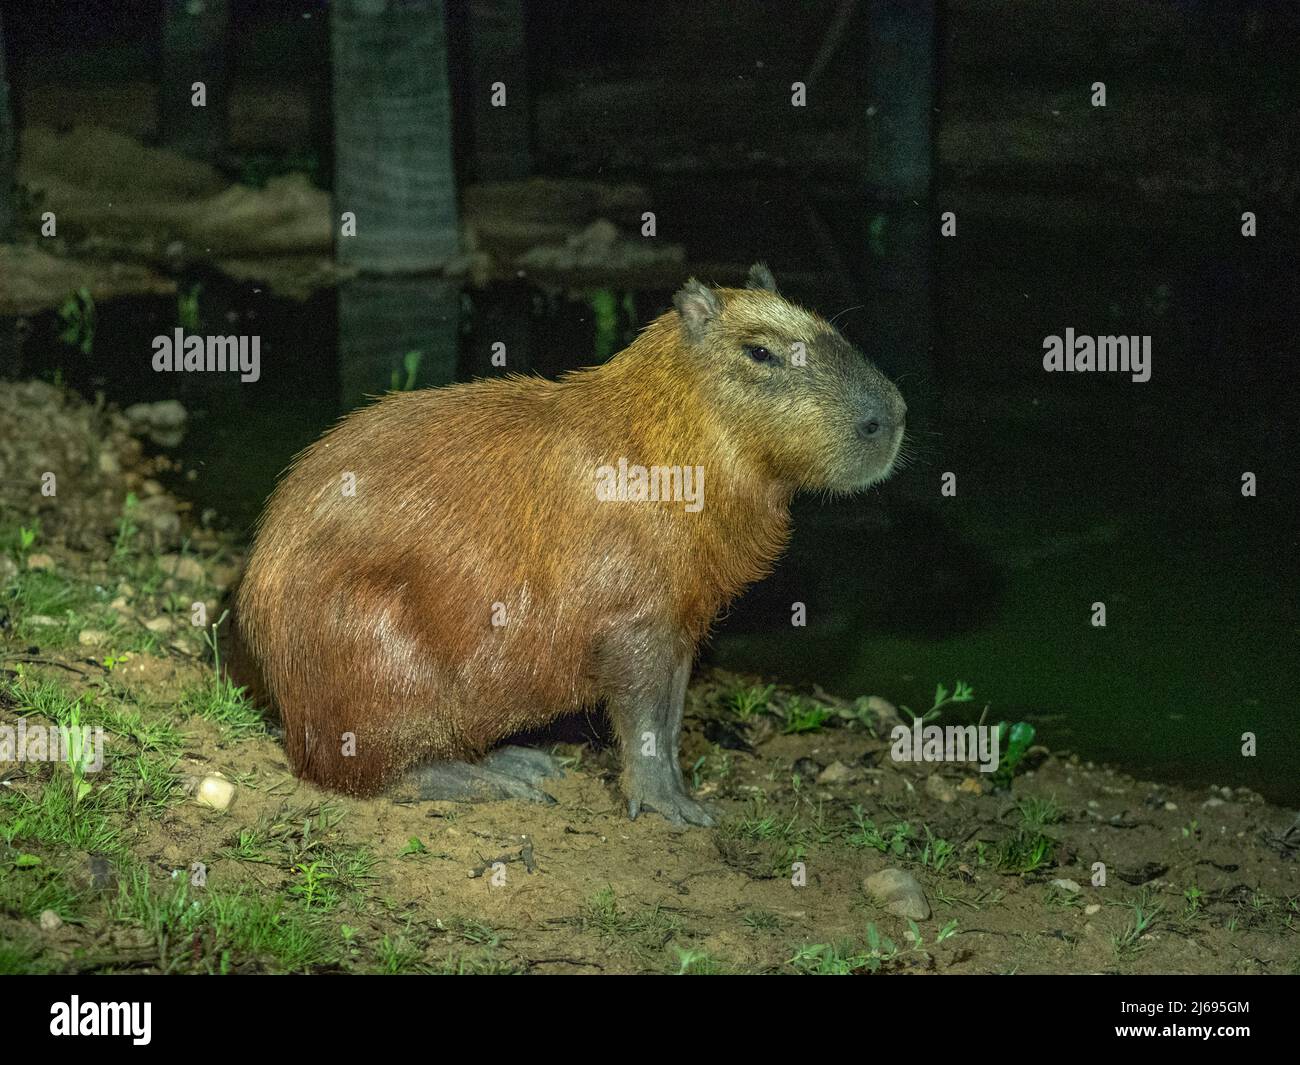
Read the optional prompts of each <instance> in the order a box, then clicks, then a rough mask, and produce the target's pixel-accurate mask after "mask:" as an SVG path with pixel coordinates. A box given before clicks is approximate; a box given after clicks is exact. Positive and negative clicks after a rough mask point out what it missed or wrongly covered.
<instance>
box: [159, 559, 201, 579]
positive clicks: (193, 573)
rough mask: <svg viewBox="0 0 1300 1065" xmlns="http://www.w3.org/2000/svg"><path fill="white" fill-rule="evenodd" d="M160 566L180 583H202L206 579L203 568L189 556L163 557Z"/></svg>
mask: <svg viewBox="0 0 1300 1065" xmlns="http://www.w3.org/2000/svg"><path fill="white" fill-rule="evenodd" d="M158 566H159V568H160V569H161V570H162V571H163V572H164V573H165V574H167V576H169V577H175V578H176V579H177V580H178V581H191V582H194V581H201V580H203V579H204V577H205V574H204V572H203V567H202V566H201V565H199V563H198V562H197V561H196V560H195V559H192V558H190V557H189V556H188V555H163V556H161V557H160V558H159V559H158Z"/></svg>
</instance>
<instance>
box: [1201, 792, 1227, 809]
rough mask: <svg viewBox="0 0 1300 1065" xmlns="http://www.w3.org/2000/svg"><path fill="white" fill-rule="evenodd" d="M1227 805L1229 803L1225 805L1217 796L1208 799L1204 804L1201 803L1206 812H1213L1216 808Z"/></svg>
mask: <svg viewBox="0 0 1300 1065" xmlns="http://www.w3.org/2000/svg"><path fill="white" fill-rule="evenodd" d="M1226 805H1227V803H1225V802H1224V801H1223V800H1222V799H1220V798H1219V797H1218V796H1217V795H1215V796H1211V797H1210V798H1208V799H1206V800H1205V801H1204V802H1203V803H1201V808H1202V809H1205V810H1213V809H1214V808H1215V807H1216V806H1226Z"/></svg>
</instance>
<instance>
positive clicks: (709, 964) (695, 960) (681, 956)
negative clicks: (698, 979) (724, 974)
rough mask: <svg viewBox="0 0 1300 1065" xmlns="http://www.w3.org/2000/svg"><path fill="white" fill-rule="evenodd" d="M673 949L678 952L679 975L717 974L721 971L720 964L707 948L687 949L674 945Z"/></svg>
mask: <svg viewBox="0 0 1300 1065" xmlns="http://www.w3.org/2000/svg"><path fill="white" fill-rule="evenodd" d="M673 950H675V951H676V952H677V962H678V965H677V975H678V976H715V975H717V974H718V973H719V972H720V971H721V966H720V965H718V963H717V962H716V961H714V960H713V959H712V958H711V957H710V956H709V953H708V951H705V950H687V949H685V948H683V947H679V946H677V945H676V944H674V945H673Z"/></svg>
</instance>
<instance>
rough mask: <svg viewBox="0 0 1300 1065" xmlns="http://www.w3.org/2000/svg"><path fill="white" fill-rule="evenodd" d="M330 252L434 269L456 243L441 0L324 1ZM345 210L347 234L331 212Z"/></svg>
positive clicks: (388, 269)
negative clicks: (350, 225)
mask: <svg viewBox="0 0 1300 1065" xmlns="http://www.w3.org/2000/svg"><path fill="white" fill-rule="evenodd" d="M330 10H331V22H330V30H331V43H332V55H333V72H334V205H335V216H334V224H335V227H336V229H335V231H336V233H339V234H340V235H339V236H338V238H337V240H336V247H337V256H338V259H339V261H340V262H342V263H346V264H348V265H350V266H354V267H357V268H358V269H360V270H362V271H366V272H371V273H409V272H418V271H428V270H435V269H438V268H440V267H442V266H443V265H445V264H446V262H447V260H448V259H450V258H451V257H452V256H453V255H455V254H456V252H457V251H458V249H459V243H460V242H459V233H458V230H457V218H456V182H455V177H454V174H453V171H452V147H451V133H452V129H451V94H450V91H449V88H448V81H447V38H446V28H445V21H444V11H443V3H442V0H337V2H335V3H334V4H332V5H331V9H330ZM346 212H350V213H352V214H354V215H355V219H356V235H355V236H347V235H344V234H343V232H342V231H341V229H340V218H341V217H342V216H343V215H344V214H345V213H346Z"/></svg>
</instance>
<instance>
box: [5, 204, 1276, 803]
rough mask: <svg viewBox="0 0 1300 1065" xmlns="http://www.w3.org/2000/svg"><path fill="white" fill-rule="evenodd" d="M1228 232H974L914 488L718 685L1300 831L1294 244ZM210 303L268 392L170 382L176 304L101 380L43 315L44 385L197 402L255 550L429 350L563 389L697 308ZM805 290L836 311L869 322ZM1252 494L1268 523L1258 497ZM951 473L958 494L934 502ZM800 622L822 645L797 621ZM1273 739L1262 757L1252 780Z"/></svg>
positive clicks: (755, 619)
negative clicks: (285, 495) (879, 706)
mask: <svg viewBox="0 0 1300 1065" xmlns="http://www.w3.org/2000/svg"><path fill="white" fill-rule="evenodd" d="M710 217H711V216H710ZM1222 225H1223V230H1222V231H1221V232H1214V231H1213V230H1212V229H1211V228H1207V226H1205V225H1204V224H1195V225H1192V224H1186V225H1182V226H1180V225H1178V224H1176V223H1169V222H1164V223H1160V224H1153V225H1151V226H1148V227H1145V228H1143V227H1135V226H1134V225H1133V224H1132V221H1131V218H1130V219H1129V220H1128V221H1126V223H1125V224H1123V225H1111V226H1109V227H1108V226H1107V225H1106V223H1105V220H1104V217H1101V218H1099V217H1098V214H1097V213H1093V214H1089V213H1086V212H1085V213H1083V214H1080V215H1079V216H1078V217H1075V218H1073V219H1069V220H1067V221H1066V222H1064V223H1063V222H1062V220H1061V218H1053V219H1052V220H1051V221H1050V222H1048V221H1046V220H1044V219H1043V218H1040V217H1029V216H1022V217H1018V218H1005V217H1003V218H998V217H993V216H990V217H987V218H984V219H979V218H978V217H976V216H974V215H966V216H964V218H963V227H964V229H963V240H962V241H961V242H960V244H958V243H956V242H954V243H953V245H952V248H951V250H949V249H948V248H947V247H943V246H941V247H940V254H939V258H938V271H937V275H936V279H935V295H936V299H935V320H934V323H933V324H934V326H935V335H936V353H935V359H934V365H933V368H932V369H931V370H929V371H927V372H924V373H914V374H909V375H905V376H904V377H903V379H902V382H901V384H902V387H903V391H904V394H905V395H908V397H909V400H914V399H915V400H921V401H923V403H924V405H925V406H926V408H927V409H928V410H929V411H930V420H929V424H928V425H926V426H925V427H924V429H923V430H922V431H921V432H920V433H919V434H918V436H917V439H916V446H917V448H918V451H919V454H918V456H917V460H916V462H915V464H914V465H913V466H912V467H911V468H910V469H908V470H906V471H905V472H903V473H902V474H900V475H899V476H897V477H896V478H894V479H893V480H892V481H890V482H888V483H887V484H886V485H884V486H881V487H879V488H877V489H874V490H873V491H872V492H871V493H870V494H869V495H867V496H866V497H864V498H862V499H859V500H855V501H849V502H845V503H839V504H835V505H829V504H825V503H823V502H822V501H820V500H815V499H809V500H801V501H800V502H799V503H798V505H797V508H796V515H797V517H796V521H797V530H798V531H797V534H796V539H795V542H794V544H793V545H792V549H791V553H790V555H789V556H788V558H787V559H786V560H785V561H784V562H783V563H782V565H781V566H780V568H779V569H778V571H777V573H776V574H774V576H773V578H771V579H770V580H769V581H767V582H765V583H764V585H762V586H760V587H759V588H757V589H755V591H754V593H753V594H751V595H749V596H747V597H746V598H745V600H743V601H742V602H741V603H740V604H738V605H737V606H736V608H735V610H734V611H733V612H732V613H731V615H730V616H729V617H728V618H727V619H725V620H724V621H723V622H722V624H721V625H720V626H719V630H718V634H717V637H716V638H715V640H714V641H713V643H712V645H711V647H710V649H709V651H708V654H709V656H710V657H711V659H712V660H713V661H715V662H717V663H718V664H721V665H725V666H728V667H731V668H736V669H745V670H752V671H757V672H761V673H764V674H767V675H770V676H773V677H779V678H781V679H783V680H787V681H792V682H795V683H813V682H816V683H820V684H821V685H822V686H823V687H825V688H826V689H828V690H831V691H840V692H843V693H845V694H858V693H868V692H873V693H879V694H882V695H885V696H886V697H889V698H891V699H893V700H895V701H898V702H902V703H906V704H908V705H910V706H911V707H913V708H914V709H920V708H924V707H928V706H929V699H930V696H931V695H932V693H933V691H934V686H935V684H936V682H939V681H943V682H945V683H946V684H948V685H949V686H950V687H951V685H952V682H953V681H954V680H956V679H961V680H964V681H966V682H968V683H970V684H972V685H973V686H974V687H975V691H976V697H977V698H976V702H975V703H974V704H972V707H971V708H969V709H971V710H972V714H971V716H972V717H973V716H977V715H978V713H979V711H980V710H981V709H982V708H983V707H984V705H985V704H988V705H989V706H990V710H989V713H990V715H991V719H992V720H997V719H1000V718H1007V719H1011V720H1017V719H1027V720H1030V721H1033V722H1035V723H1036V724H1037V726H1038V729H1039V733H1040V736H1041V737H1042V739H1043V741H1044V742H1046V743H1047V744H1049V745H1050V746H1052V747H1053V748H1057V749H1061V748H1068V749H1072V750H1075V751H1077V752H1079V753H1080V754H1081V755H1082V756H1084V757H1087V758H1094V759H1098V760H1102V759H1104V760H1107V761H1111V762H1114V763H1116V764H1118V765H1121V766H1123V767H1125V768H1126V769H1129V770H1131V771H1134V772H1138V773H1141V774H1144V775H1150V776H1153V777H1155V778H1157V779H1165V780H1172V781H1179V782H1184V783H1191V784H1210V783H1216V784H1229V785H1243V784H1244V785H1247V786H1249V787H1251V788H1254V789H1256V790H1258V791H1261V792H1263V793H1264V794H1266V795H1268V796H1269V797H1271V798H1273V799H1275V800H1277V801H1282V802H1288V803H1292V804H1295V803H1300V754H1298V753H1297V744H1298V743H1300V694H1298V691H1300V687H1298V684H1300V678H1297V676H1296V673H1297V670H1296V663H1297V662H1300V616H1298V614H1297V601H1298V595H1297V593H1298V592H1300V580H1298V579H1297V570H1298V567H1297V561H1296V560H1297V557H1298V555H1297V547H1298V543H1297V540H1298V534H1297V522H1296V517H1295V513H1294V510H1295V507H1294V499H1295V492H1296V489H1297V487H1300V485H1298V484H1297V475H1296V472H1295V459H1294V455H1295V443H1296V441H1295V436H1294V432H1293V428H1294V423H1295V417H1294V413H1293V405H1294V401H1295V399H1294V395H1295V394H1294V390H1293V388H1292V386H1291V384H1290V383H1289V382H1282V381H1279V379H1278V376H1277V367H1278V366H1281V365H1285V364H1286V361H1287V358H1288V357H1289V356H1290V355H1291V354H1293V353H1294V341H1293V340H1292V336H1291V332H1292V330H1293V328H1294V327H1295V325H1296V323H1297V322H1300V305H1298V304H1300V296H1298V293H1300V284H1298V282H1297V274H1296V267H1295V264H1294V261H1293V260H1290V259H1289V258H1288V257H1287V255H1286V254H1285V249H1284V248H1281V247H1279V246H1278V245H1277V244H1270V243H1269V242H1268V241H1266V240H1261V241H1260V243H1258V244H1253V245H1252V244H1250V243H1249V242H1246V241H1243V240H1242V239H1241V238H1240V237H1238V236H1237V235H1236V230H1235V228H1234V225H1233V223H1232V219H1231V217H1229V218H1226V219H1225V220H1224V221H1223V222H1222ZM845 231H846V232H849V234H850V236H849V237H848V242H849V243H850V244H852V245H854V246H859V244H858V241H857V238H856V236H855V235H854V234H853V230H852V227H846V230H845ZM715 239H716V242H717V243H718V244H719V245H722V244H725V243H726V242H727V241H728V240H729V239H731V240H732V241H733V243H734V240H735V238H734V237H729V236H728V234H726V233H724V232H722V231H721V230H719V232H718V233H716V234H715ZM695 251H696V249H692V252H693V253H694V252H695ZM747 251H748V249H743V250H742V254H745V253H747ZM863 254H866V253H863ZM771 258H772V259H773V265H774V266H776V267H778V276H779V274H780V271H779V265H780V261H781V260H780V258H779V257H777V256H771ZM849 258H851V256H849ZM194 283H201V284H202V286H203V288H202V291H201V294H200V299H199V306H200V313H201V317H202V323H201V324H202V330H201V331H202V332H205V333H236V332H239V333H257V334H259V335H260V336H261V344H262V348H261V352H262V378H261V381H260V382H259V383H257V384H256V385H240V384H239V383H238V382H237V380H235V379H234V378H233V377H229V378H224V379H214V377H213V376H211V375H170V376H169V375H162V374H155V373H153V372H152V371H151V370H150V369H149V355H150V351H151V348H150V341H151V339H152V337H154V336H155V335H157V334H159V333H164V332H169V331H170V330H171V328H173V327H174V326H175V325H176V322H177V307H176V303H175V301H173V300H158V299H142V300H121V301H116V302H114V303H112V304H109V305H106V306H101V307H100V308H98V318H97V328H96V335H95V340H94V351H93V354H92V355H91V356H89V357H86V356H83V355H81V354H80V352H78V351H75V350H74V349H72V348H70V347H69V346H67V345H66V344H63V343H61V342H60V341H59V340H58V337H57V333H58V323H57V322H56V321H55V320H54V317H53V316H52V315H51V316H46V317H44V318H42V319H39V320H38V321H36V322H35V323H33V332H32V333H31V335H30V336H29V338H28V340H27V342H26V345H25V351H24V357H25V360H26V364H25V372H26V373H28V374H36V375H39V376H43V377H46V378H49V377H51V376H52V375H54V374H55V373H58V374H60V375H61V377H62V379H63V380H64V381H66V382H67V383H69V384H70V385H72V386H74V387H75V388H77V389H79V390H80V391H82V392H83V393H85V394H87V395H91V394H93V393H94V392H95V391H97V390H102V391H103V392H104V393H105V394H106V395H107V397H108V399H110V400H111V401H115V402H117V403H120V404H123V405H125V404H128V403H132V402H138V401H141V400H151V399H163V398H173V397H174V398H178V399H180V400H181V401H182V402H183V403H184V404H185V405H186V407H187V408H188V409H189V410H190V412H191V416H192V421H191V425H190V431H189V434H188V436H187V438H186V440H185V442H184V443H183V445H182V446H181V448H180V449H179V451H180V454H181V456H182V457H183V458H184V460H185V462H186V464H187V465H192V466H193V467H195V468H196V469H197V470H198V471H199V476H198V478H197V480H195V481H194V482H192V483H191V482H184V481H180V482H178V484H177V485H176V488H177V490H178V491H180V492H182V493H184V494H188V495H190V496H191V497H192V498H194V499H195V500H196V501H197V502H198V503H199V504H200V505H201V506H203V507H209V506H210V507H214V508H216V510H217V511H218V512H219V514H220V519H219V521H220V522H222V523H224V524H226V525H228V526H229V527H232V528H234V529H236V530H246V529H247V527H248V526H249V525H250V524H251V522H252V521H253V519H254V518H255V517H256V514H257V512H258V509H259V508H260V506H261V502H262V501H263V499H264V498H265V496H266V494H267V493H268V491H269V490H270V488H271V486H272V485H273V483H274V479H275V477H276V475H277V473H278V472H279V471H280V470H281V469H282V468H283V467H284V466H285V464H286V462H287V461H288V460H289V458H290V457H291V456H292V455H293V454H294V453H295V452H296V451H297V450H299V449H300V448H302V447H303V446H305V445H307V444H308V443H310V442H311V441H312V440H313V439H314V438H315V437H316V436H317V435H318V434H319V433H320V431H321V430H322V429H323V428H325V427H326V426H327V425H329V424H330V423H332V422H333V420H334V419H335V418H336V417H337V416H338V413H339V411H340V396H341V395H343V394H347V395H356V394H357V393H358V392H359V391H365V390H371V391H373V390H374V389H375V388H376V387H379V388H382V387H384V386H385V385H386V383H387V380H388V378H389V377H390V375H391V374H392V373H393V372H397V373H399V376H404V371H403V370H402V368H401V367H402V356H403V354H404V352H406V351H409V350H413V349H418V350H421V351H422V352H423V358H422V360H421V362H420V366H419V371H418V375H417V380H418V383H419V384H438V383H442V382H445V381H448V380H451V379H453V378H457V377H459V378H465V377H469V376H475V375H482V374H486V373H489V372H493V371H492V368H491V365H490V363H489V361H488V356H489V352H490V348H491V344H492V343H493V342H494V341H501V342H503V343H505V344H506V345H507V349H508V352H509V356H510V365H511V368H512V369H519V368H520V367H521V365H522V366H526V367H528V368H529V369H531V370H533V371H534V372H538V373H542V374H547V375H551V374H555V373H558V372H560V371H562V370H563V369H565V368H566V367H569V366H573V365H581V364H583V363H586V362H591V361H596V360H598V359H599V358H601V357H604V356H606V355H608V354H610V353H612V352H613V351H615V350H617V349H618V348H620V347H622V346H623V345H624V344H625V343H626V342H627V341H628V340H629V339H630V337H631V336H632V335H633V333H634V330H635V328H636V327H637V326H638V325H640V324H644V322H645V321H647V320H648V319H649V318H651V317H653V315H655V314H657V313H659V311H661V310H662V309H664V308H665V307H666V306H667V305H668V302H669V296H670V294H669V293H668V292H623V291H594V292H590V293H586V294H580V295H577V296H569V295H556V294H548V293H544V292H542V291H539V290H535V289H532V288H529V287H527V286H524V285H518V286H504V287H499V288H495V289H492V290H489V291H487V292H475V293H473V294H472V295H465V294H463V293H461V292H460V291H459V290H457V289H455V288H453V287H449V286H445V285H439V284H438V283H434V282H423V281H416V282H410V281H407V282H394V283H391V284H385V283H382V282H373V283H367V284H366V285H362V286H353V287H352V288H351V289H350V290H349V291H347V292H344V293H335V292H327V293H322V294H319V295H317V296H316V297H314V298H313V299H311V300H310V301H308V302H306V303H303V304H298V303H291V302H288V301H284V300H278V299H275V298H274V297H273V296H272V295H271V294H270V293H268V292H266V291H265V290H260V291H259V290H257V289H256V288H255V287H254V286H241V285H233V284H230V283H228V282H223V281H221V280H220V279H219V278H216V277H212V276H194V277H191V278H187V279H185V281H184V283H183V286H182V287H183V288H188V287H189V286H190V285H192V284H194ZM787 294H789V295H791V296H792V297H794V298H797V299H800V300H803V301H806V302H808V303H810V304H811V305H813V306H815V307H817V309H819V310H821V311H823V312H824V313H827V314H828V315H829V314H833V313H836V312H838V311H841V310H844V309H845V308H846V307H850V306H854V305H856V304H861V303H870V300H871V294H870V293H864V294H863V295H862V296H861V298H856V299H852V300H851V301H850V302H839V301H841V300H844V299H845V298H846V297H845V293H844V292H843V291H840V292H837V293H836V294H835V295H834V296H827V295H825V294H824V293H819V292H817V291H797V290H795V291H788V293H787ZM836 303H838V305H836ZM839 324H840V326H841V327H842V328H843V329H844V330H845V332H846V333H847V334H848V335H849V336H850V338H851V339H854V340H855V341H857V342H858V343H859V344H861V346H863V347H864V349H865V350H867V351H868V352H870V353H873V354H875V355H876V356H877V357H879V359H880V361H881V363H882V365H885V366H886V367H888V368H890V369H893V368H894V367H891V366H890V362H891V353H889V352H880V351H874V350H873V347H872V338H871V336H870V335H868V332H869V331H870V330H872V329H873V328H874V327H873V325H872V317H871V309H870V307H868V309H866V310H865V311H864V312H857V311H850V312H849V313H847V314H845V315H844V316H843V318H842V319H841V320H840V322H839ZM1067 326H1069V327H1073V328H1074V329H1075V330H1076V331H1077V332H1079V333H1089V334H1110V333H1123V334H1143V333H1145V334H1150V335H1151V336H1152V338H1153V341H1152V346H1153V355H1154V372H1153V377H1152V380H1151V382H1149V383H1148V384H1143V385H1139V384H1133V383H1131V382H1129V381H1128V379H1127V378H1123V379H1118V378H1117V377H1115V376H1113V375H1066V374H1058V375H1045V374H1044V373H1043V372H1042V370H1041V365H1040V360H1041V354H1042V341H1043V337H1044V336H1046V335H1048V334H1051V333H1060V332H1062V331H1063V330H1064V329H1065V328H1066V327H1067ZM340 345H341V346H342V347H343V348H344V349H345V350H347V351H349V352H351V353H353V355H354V358H353V360H352V363H351V369H350V370H349V371H348V373H345V374H341V373H340V370H339V361H338V357H337V352H338V350H339V348H340ZM358 366H361V367H363V368H364V370H363V371H361V372H360V373H359V372H358V370H357V367H358ZM366 382H375V383H377V384H367V383H366ZM1247 470H1249V471H1252V472H1254V473H1255V474H1256V475H1257V477H1258V481H1259V486H1260V487H1259V496H1258V497H1257V498H1253V499H1247V498H1243V497H1242V496H1241V494H1240V489H1239V485H1240V477H1241V474H1242V472H1243V471H1247ZM943 471H952V472H955V473H956V475H957V479H958V495H957V497H956V498H953V499H945V498H941V497H940V495H939V492H938V484H939V475H940V473H941V472H943ZM794 600H799V601H802V602H805V603H806V604H807V607H808V612H809V625H808V626H807V627H806V628H793V627H791V625H790V624H789V617H790V604H791V602H792V601H794ZM1095 602H1104V603H1105V604H1106V610H1107V625H1106V627H1105V628H1102V629H1099V628H1095V627H1093V626H1092V625H1091V624H1090V617H1091V611H1092V604H1093V603H1095ZM965 718H966V715H965V714H963V713H955V714H954V715H953V716H952V717H951V718H950V719H949V720H962V719H965ZM1246 732H1250V733H1253V734H1254V735H1255V736H1256V737H1257V743H1258V755H1257V756H1256V757H1253V758H1245V757H1242V755H1241V753H1240V749H1241V744H1242V739H1241V737H1242V734H1243V733H1246Z"/></svg>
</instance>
